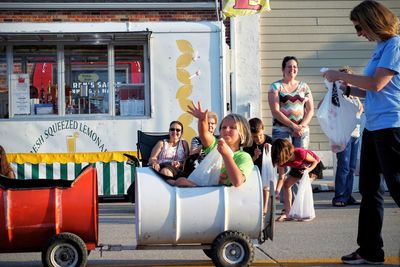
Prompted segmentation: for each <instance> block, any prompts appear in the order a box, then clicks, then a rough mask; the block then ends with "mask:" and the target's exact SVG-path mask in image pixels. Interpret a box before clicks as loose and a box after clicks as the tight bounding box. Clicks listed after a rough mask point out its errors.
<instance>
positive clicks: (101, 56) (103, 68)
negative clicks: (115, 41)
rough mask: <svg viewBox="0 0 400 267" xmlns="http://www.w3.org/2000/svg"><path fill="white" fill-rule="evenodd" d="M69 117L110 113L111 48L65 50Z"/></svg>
mask: <svg viewBox="0 0 400 267" xmlns="http://www.w3.org/2000/svg"><path fill="white" fill-rule="evenodd" d="M64 53H65V84H66V85H65V99H66V103H65V108H66V109H65V114H67V115H70V114H105V113H108V112H109V101H108V99H109V80H108V60H107V55H108V51H107V46H106V45H100V46H89V45H78V46H65V48H64Z"/></svg>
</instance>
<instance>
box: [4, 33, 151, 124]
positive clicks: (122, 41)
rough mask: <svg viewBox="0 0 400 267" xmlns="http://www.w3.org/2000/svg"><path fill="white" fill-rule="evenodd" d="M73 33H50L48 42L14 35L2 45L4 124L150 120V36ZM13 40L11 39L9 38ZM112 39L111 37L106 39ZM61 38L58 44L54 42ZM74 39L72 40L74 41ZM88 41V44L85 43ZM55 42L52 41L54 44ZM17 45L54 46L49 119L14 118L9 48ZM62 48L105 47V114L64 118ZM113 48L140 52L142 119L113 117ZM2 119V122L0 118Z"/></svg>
mask: <svg viewBox="0 0 400 267" xmlns="http://www.w3.org/2000/svg"><path fill="white" fill-rule="evenodd" d="M65 35H67V36H68V37H67V40H63V39H62V36H65ZM115 35H116V36H114V35H113V33H91V34H88V33H75V34H64V33H63V34H62V36H60V34H57V33H52V34H47V35H46V37H48V39H49V40H48V41H46V38H40V34H27V35H24V34H21V35H18V36H17V37H16V38H15V37H14V38H10V41H8V42H6V43H5V44H3V45H5V46H6V60H7V85H8V90H9V93H8V94H9V97H8V99H9V100H8V101H9V108H8V111H9V118H7V119H4V120H30V121H31V120H54V119H59V118H60V117H64V118H68V119H70V118H71V119H88V120H95V119H121V120H124V119H143V118H150V117H151V103H152V99H151V98H150V97H151V80H150V77H151V75H150V70H151V68H150V57H149V55H150V51H149V49H150V35H151V32H150V31H147V32H139V33H137V32H131V33H129V34H126V33H121V34H120V35H119V34H118V33H115ZM13 36H15V35H13ZM21 36H25V37H27V38H24V39H26V40H29V41H20V40H18V41H16V39H18V38H21V39H22V37H21ZM34 36H37V39H38V41H32V40H30V39H32V38H33V37H34ZM71 36H77V37H78V39H79V37H81V38H82V39H83V38H84V37H87V36H90V37H93V39H90V38H87V40H86V41H85V40H82V41H71ZM110 36H112V37H110ZM58 38H61V39H60V40H56V39H58ZM75 39H76V38H75ZM89 39H90V40H89ZM55 40H56V41H55ZM18 45H35V46H40V45H43V46H45V45H47V46H48V45H56V51H57V53H56V54H57V75H56V76H57V77H56V79H57V80H56V82H57V85H58V100H57V101H58V113H57V114H51V115H19V114H18V115H17V114H14V107H12V93H11V75H12V74H13V64H14V58H13V52H14V51H13V50H14V49H13V48H14V46H18ZM66 45H78V46H79V45H89V46H90V45H92V46H94V45H103V46H104V45H106V46H107V53H108V55H107V58H108V63H107V64H106V67H107V69H108V84H109V85H108V87H109V100H108V101H109V103H108V109H109V110H108V113H96V114H66V106H67V105H66V97H67V96H66V95H65V90H62V88H65V85H66V75H67V74H66V72H65V51H64V46H66ZM115 46H141V47H142V49H143V58H142V59H143V88H144V101H145V103H144V114H143V115H125V116H121V115H116V110H115V108H116V103H115V92H116V87H117V84H116V82H115V69H116V65H115V64H116V63H115V57H114V48H115ZM0 119H3V118H0Z"/></svg>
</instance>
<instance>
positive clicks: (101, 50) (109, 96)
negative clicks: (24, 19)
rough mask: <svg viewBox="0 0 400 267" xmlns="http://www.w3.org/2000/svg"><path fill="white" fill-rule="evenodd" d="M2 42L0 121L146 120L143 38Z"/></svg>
mask: <svg viewBox="0 0 400 267" xmlns="http://www.w3.org/2000/svg"><path fill="white" fill-rule="evenodd" d="M6 39H7V42H5V44H3V43H2V44H1V46H0V104H1V105H0V119H2V118H11V119H12V118H18V119H21V118H27V119H30V118H35V119H36V118H38V117H40V118H43V117H54V116H55V115H58V116H67V117H72V116H75V117H76V116H79V117H80V116H85V117H86V118H98V115H107V116H110V117H114V116H117V117H120V118H124V117H128V116H129V117H132V116H136V117H143V116H150V103H151V101H150V85H149V84H150V82H149V77H150V73H149V70H150V67H149V56H148V41H149V38H148V33H146V34H126V33H104V34H86V33H82V34H62V35H61V34H43V35H36V34H32V35H30V34H21V35H10V36H8V37H7V38H6ZM111 55H113V56H111ZM8 87H10V88H8ZM96 114H97V116H96ZM51 119H53V118H51Z"/></svg>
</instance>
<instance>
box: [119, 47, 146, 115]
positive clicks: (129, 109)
mask: <svg viewBox="0 0 400 267" xmlns="http://www.w3.org/2000/svg"><path fill="white" fill-rule="evenodd" d="M114 55H115V82H116V91H115V96H116V97H115V111H116V112H115V113H116V115H120V116H144V115H145V77H144V48H143V46H142V45H130V46H115V52H114Z"/></svg>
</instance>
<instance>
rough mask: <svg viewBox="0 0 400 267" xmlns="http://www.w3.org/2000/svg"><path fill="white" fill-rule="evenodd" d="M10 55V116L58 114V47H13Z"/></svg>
mask: <svg viewBox="0 0 400 267" xmlns="http://www.w3.org/2000/svg"><path fill="white" fill-rule="evenodd" d="M13 52H14V53H13V62H14V65H13V73H12V75H11V91H10V92H11V94H12V97H11V99H12V111H13V114H14V115H15V116H18V115H31V116H32V115H35V116H36V115H51V114H58V92H57V91H58V86H57V85H58V82H57V47H56V46H34V45H29V46H14V47H13Z"/></svg>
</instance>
